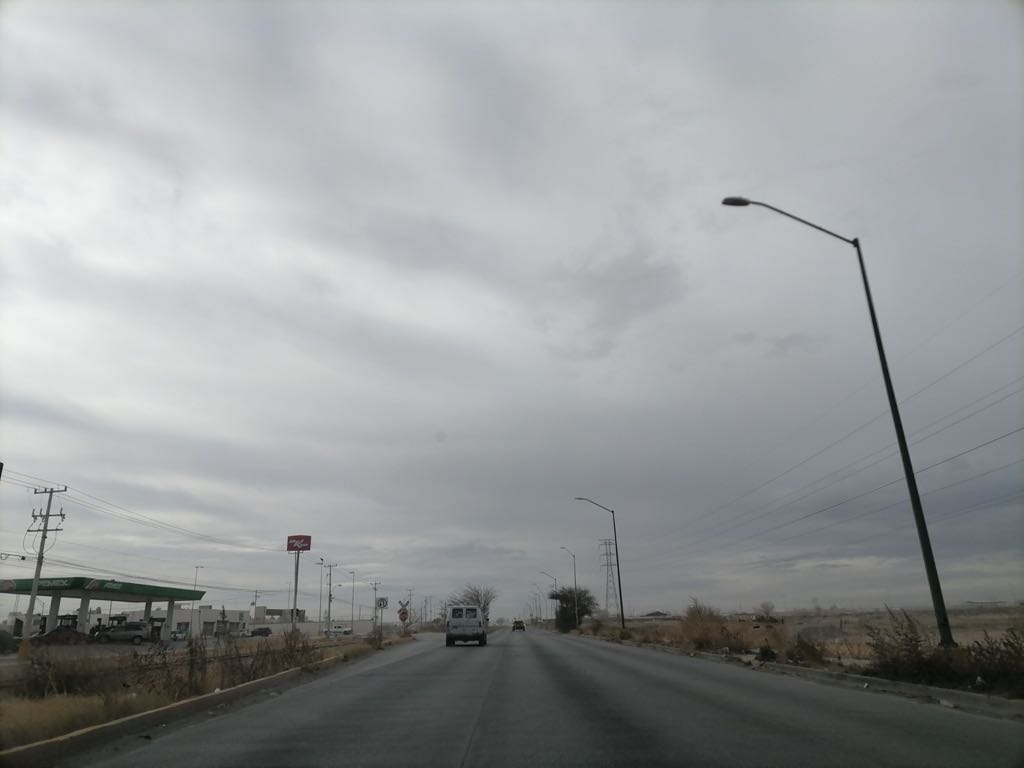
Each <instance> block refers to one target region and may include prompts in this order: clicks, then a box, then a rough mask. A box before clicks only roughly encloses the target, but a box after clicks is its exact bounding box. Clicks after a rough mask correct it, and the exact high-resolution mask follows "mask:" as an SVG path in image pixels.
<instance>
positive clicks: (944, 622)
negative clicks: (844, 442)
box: [722, 197, 956, 648]
mask: <svg viewBox="0 0 1024 768" xmlns="http://www.w3.org/2000/svg"><path fill="white" fill-rule="evenodd" d="M722 205H728V206H735V207H745V206H748V205H757V206H760V207H761V208H767V209H768V210H770V211H775V213H778V214H781V215H783V216H785V217H787V218H790V219H793V220H794V221H798V222H800V223H801V224H805V225H807V226H808V227H811V228H812V229H816V230H818V231H819V232H824V233H825V234H826V235H831V236H832V237H834V238H836V239H837V240H842V241H843V242H844V243H846V244H847V245H852V246H853V247H854V249H855V250H856V251H857V262H858V264H860V276H861V279H862V280H863V282H864V294H865V296H866V297H867V301H868V312H869V313H870V315H871V327H872V328H873V329H874V332H875V346H877V347H878V361H879V362H880V363H881V365H882V378H883V379H884V380H885V393H886V395H887V396H888V398H889V411H890V412H891V413H892V422H893V426H894V427H895V429H896V442H897V443H898V444H899V447H900V456H901V458H902V459H903V475H904V477H905V478H906V480H907V491H908V493H909V494H910V506H911V509H913V511H914V523H915V524H916V525H917V538H918V540H919V541H920V543H921V555H922V556H923V557H924V570H925V573H926V574H927V576H928V588H929V590H930V591H931V595H932V606H933V607H934V609H935V621H936V623H937V624H938V628H939V641H940V642H941V644H942V645H943V647H946V648H952V647H953V646H954V645H956V643H955V642H954V641H953V631H952V629H951V628H950V626H949V616H948V614H947V613H946V603H945V601H944V600H943V599H942V587H941V585H940V584H939V572H938V570H937V569H936V567H935V555H934V554H933V553H932V544H931V539H930V538H929V537H928V525H927V523H926V522H925V519H924V508H923V507H922V506H921V495H920V494H919V493H918V490H917V478H916V477H915V476H914V465H913V464H912V463H911V461H910V449H909V448H908V447H907V437H906V435H905V434H904V433H903V421H902V419H900V409H899V405H898V404H897V403H896V393H895V392H894V390H893V387H892V379H891V378H890V376H889V364H888V363H887V362H886V359H885V349H884V348H883V346H882V333H881V331H879V330H878V318H877V317H876V315H875V303H874V301H873V300H872V299H871V288H870V287H869V285H868V273H867V270H866V269H865V268H864V256H863V254H862V253H861V250H860V240H859V239H858V238H856V237H854V238H852V239H851V238H847V237H843V236H842V235H838V234H836V233H835V232H832V231H831V230H828V229H825V228H824V227H820V226H818V225H817V224H813V223H812V222H810V221H807V220H806V219H801V218H800V217H799V216H794V215H793V214H791V213H787V212H786V211H783V210H782V209H781V208H776V207H775V206H773V205H769V204H768V203H762V202H758V201H757V200H748V199H747V198H745V197H727V198H725V199H724V200H722Z"/></svg>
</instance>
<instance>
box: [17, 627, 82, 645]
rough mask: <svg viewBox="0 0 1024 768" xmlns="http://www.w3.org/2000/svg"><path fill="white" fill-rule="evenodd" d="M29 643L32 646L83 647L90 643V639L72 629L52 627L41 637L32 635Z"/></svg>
mask: <svg viewBox="0 0 1024 768" xmlns="http://www.w3.org/2000/svg"><path fill="white" fill-rule="evenodd" d="M30 642H31V643H32V645H85V644H86V643H89V642H92V638H90V637H89V636H88V635H87V634H85V633H84V632H79V631H78V630H77V629H75V628H74V627H54V628H53V629H51V630H50V631H49V632H46V633H44V634H42V635H33V636H32V638H31V641H30Z"/></svg>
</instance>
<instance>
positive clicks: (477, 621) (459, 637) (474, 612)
mask: <svg viewBox="0 0 1024 768" xmlns="http://www.w3.org/2000/svg"><path fill="white" fill-rule="evenodd" d="M459 642H463V643H471V642H477V643H479V644H480V645H487V614H485V613H484V609H483V608H481V607H480V606H479V605H449V606H448V619H447V621H446V622H445V625H444V644H445V645H455V644H456V643H459Z"/></svg>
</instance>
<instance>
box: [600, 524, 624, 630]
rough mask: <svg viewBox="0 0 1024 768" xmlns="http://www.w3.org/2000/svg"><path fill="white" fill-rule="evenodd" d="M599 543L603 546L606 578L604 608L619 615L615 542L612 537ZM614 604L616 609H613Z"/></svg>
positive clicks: (609, 613) (610, 614)
mask: <svg viewBox="0 0 1024 768" xmlns="http://www.w3.org/2000/svg"><path fill="white" fill-rule="evenodd" d="M599 544H600V545H601V547H602V548H603V551H602V552H601V558H602V562H601V567H602V568H604V569H605V574H606V577H605V580H604V609H605V610H606V611H608V615H609V616H612V615H613V614H614V615H618V614H619V611H620V608H619V593H618V591H617V590H616V589H615V562H616V558H615V555H616V552H615V542H614V541H613V540H612V539H600V540H599ZM613 604H614V606H615V610H614V611H613V610H612V605H613Z"/></svg>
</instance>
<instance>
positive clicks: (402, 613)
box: [398, 608, 409, 624]
mask: <svg viewBox="0 0 1024 768" xmlns="http://www.w3.org/2000/svg"><path fill="white" fill-rule="evenodd" d="M408 619H409V612H408V611H407V610H405V608H403V609H402V610H400V611H399V612H398V620H399V621H400V622H402V623H403V624H404V623H405V622H406V621H407V620H408Z"/></svg>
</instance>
